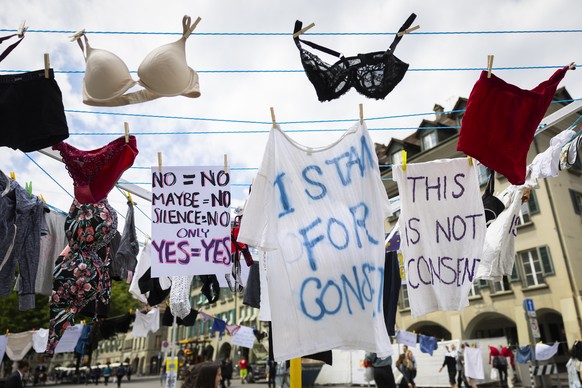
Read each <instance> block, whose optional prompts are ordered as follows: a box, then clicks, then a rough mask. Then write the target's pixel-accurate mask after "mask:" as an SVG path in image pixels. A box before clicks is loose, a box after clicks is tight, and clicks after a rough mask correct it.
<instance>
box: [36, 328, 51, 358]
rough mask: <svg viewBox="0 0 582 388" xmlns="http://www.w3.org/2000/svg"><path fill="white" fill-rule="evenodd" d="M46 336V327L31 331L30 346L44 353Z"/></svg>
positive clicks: (46, 341) (47, 333)
mask: <svg viewBox="0 0 582 388" xmlns="http://www.w3.org/2000/svg"><path fill="white" fill-rule="evenodd" d="M48 337H49V331H48V329H38V330H34V331H33V332H32V347H33V348H34V351H35V352H37V353H44V351H45V350H46V344H47V343H48Z"/></svg>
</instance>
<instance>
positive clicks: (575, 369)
mask: <svg viewBox="0 0 582 388" xmlns="http://www.w3.org/2000/svg"><path fill="white" fill-rule="evenodd" d="M566 370H567V371H568V387H569V388H582V382H580V361H578V360H577V359H575V358H570V359H569V360H568V363H567V364H566Z"/></svg>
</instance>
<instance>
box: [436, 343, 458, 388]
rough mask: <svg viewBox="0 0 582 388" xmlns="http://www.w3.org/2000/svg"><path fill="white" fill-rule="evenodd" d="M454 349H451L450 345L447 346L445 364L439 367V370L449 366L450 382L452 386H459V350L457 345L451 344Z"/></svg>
mask: <svg viewBox="0 0 582 388" xmlns="http://www.w3.org/2000/svg"><path fill="white" fill-rule="evenodd" d="M451 348H452V351H449V347H448V346H445V349H446V350H447V352H446V353H445V359H444V360H443V365H442V366H441V368H440V369H439V372H442V370H443V368H444V367H445V366H446V367H447V372H448V374H449V383H450V384H451V388H457V380H456V377H457V360H456V356H457V351H456V347H455V345H454V344H453V345H451Z"/></svg>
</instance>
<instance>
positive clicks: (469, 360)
mask: <svg viewBox="0 0 582 388" xmlns="http://www.w3.org/2000/svg"><path fill="white" fill-rule="evenodd" d="M464 356H465V376H467V377H468V378H471V379H476V380H483V379H484V378H485V371H484V370H483V355H482V354H481V349H479V348H471V347H469V346H465V352H464Z"/></svg>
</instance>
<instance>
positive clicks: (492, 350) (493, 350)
mask: <svg viewBox="0 0 582 388" xmlns="http://www.w3.org/2000/svg"><path fill="white" fill-rule="evenodd" d="M496 356H499V349H497V348H496V347H495V346H491V345H489V364H491V359H492V358H493V357H496Z"/></svg>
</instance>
